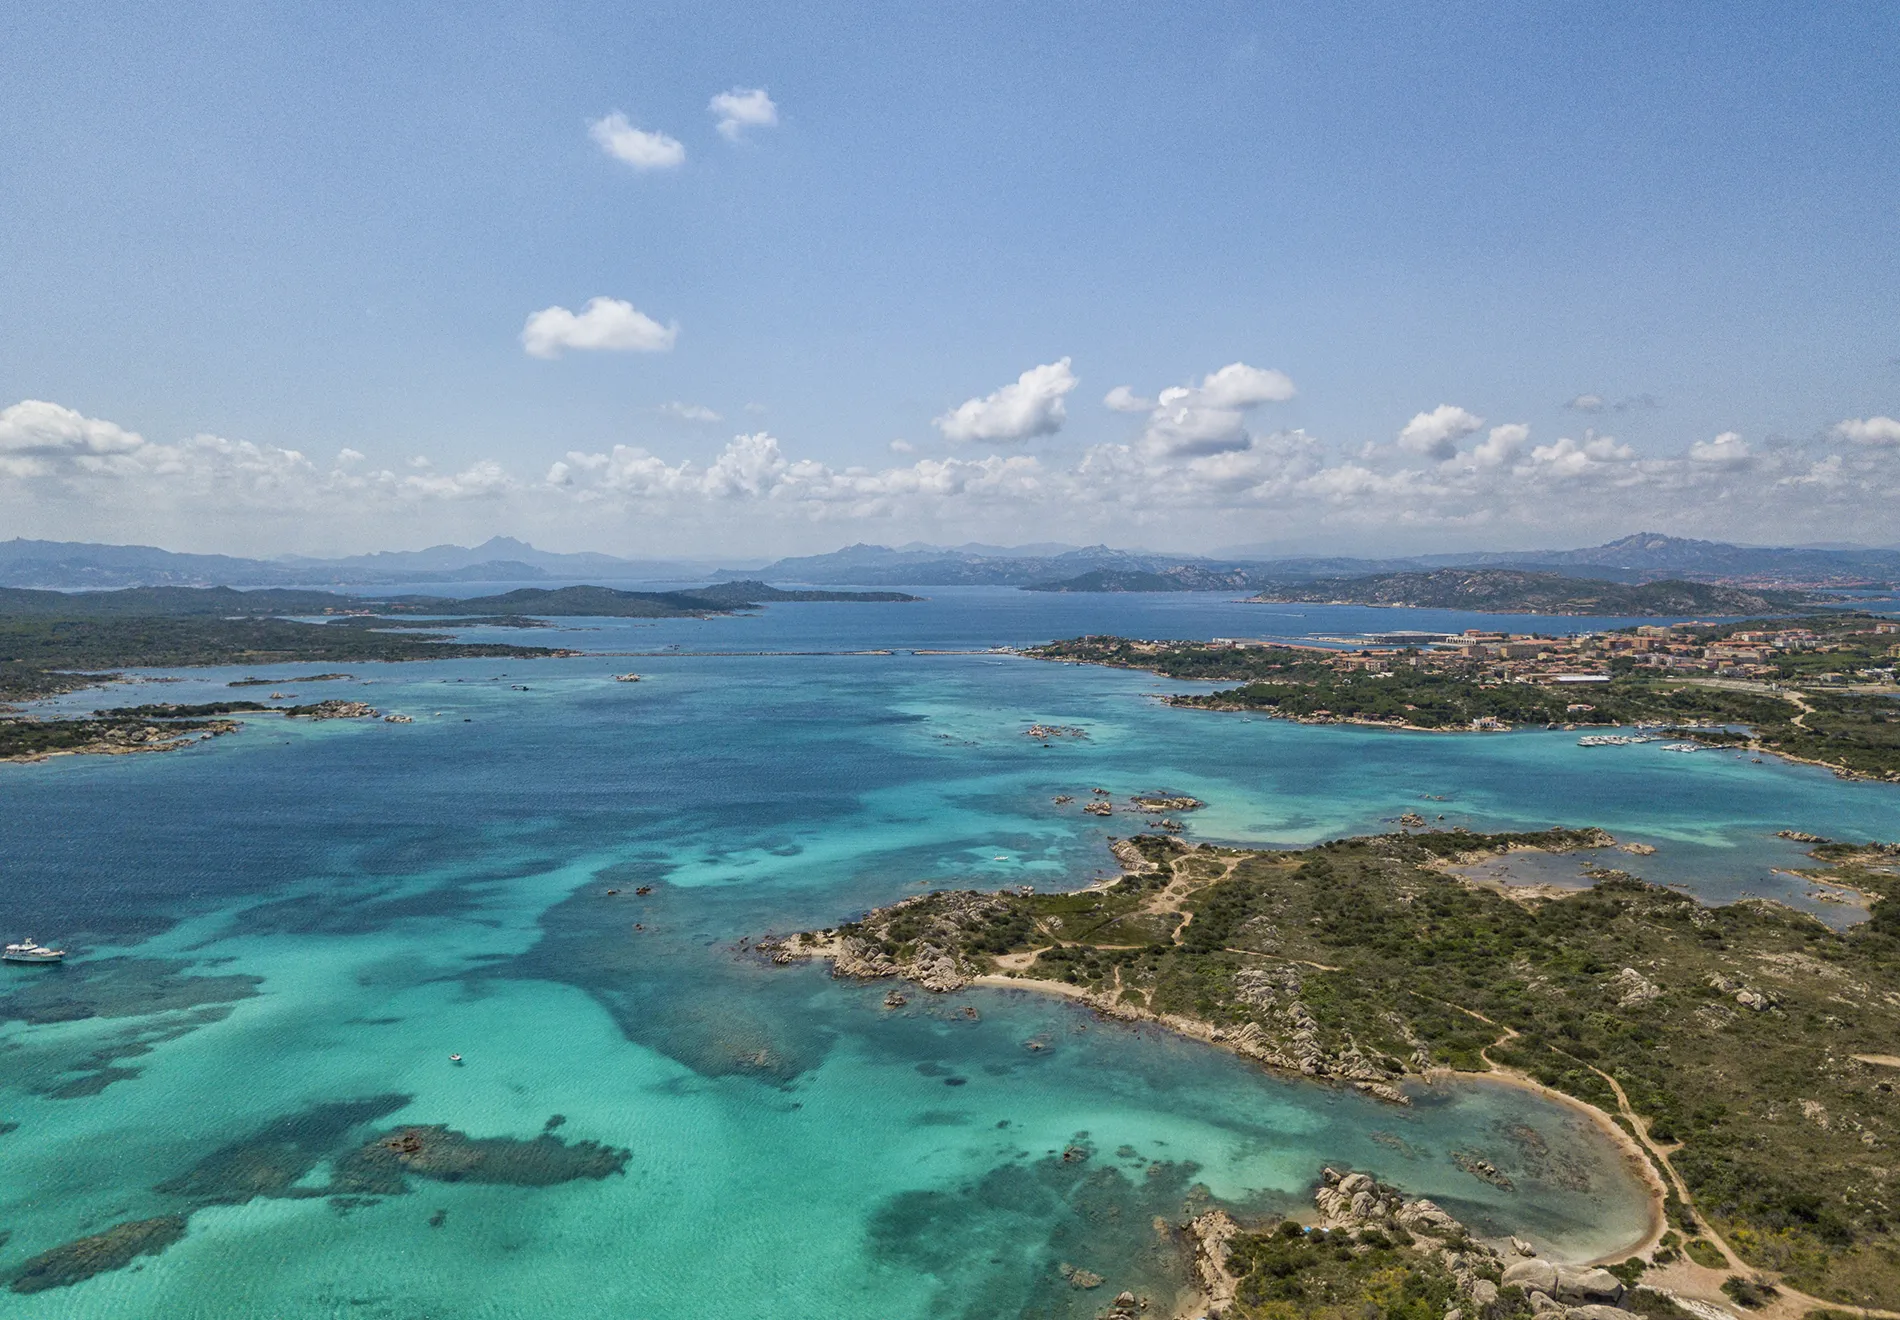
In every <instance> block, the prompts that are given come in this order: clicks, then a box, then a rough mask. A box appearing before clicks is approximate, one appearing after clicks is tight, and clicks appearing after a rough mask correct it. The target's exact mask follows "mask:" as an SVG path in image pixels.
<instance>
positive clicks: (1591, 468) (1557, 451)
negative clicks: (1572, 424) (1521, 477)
mask: <svg viewBox="0 0 1900 1320" xmlns="http://www.w3.org/2000/svg"><path fill="white" fill-rule="evenodd" d="M1635 457H1636V451H1635V450H1634V449H1631V448H1630V447H1629V446H1628V445H1626V444H1622V443H1620V442H1619V441H1618V440H1617V439H1616V437H1615V436H1609V435H1597V434H1596V433H1594V432H1591V431H1586V432H1584V438H1583V439H1582V440H1581V441H1577V440H1572V439H1571V438H1570V437H1569V436H1564V437H1562V438H1561V439H1559V440H1558V441H1557V443H1556V444H1554V445H1539V446H1537V448H1535V449H1533V450H1531V458H1532V460H1533V461H1535V462H1536V463H1538V464H1540V465H1541V466H1542V467H1543V469H1544V470H1545V471H1547V472H1548V473H1549V474H1550V475H1552V476H1554V477H1558V478H1562V479H1566V480H1570V479H1575V478H1579V477H1586V476H1593V475H1596V474H1598V473H1600V472H1601V471H1603V470H1604V469H1605V468H1610V467H1615V466H1617V465H1620V464H1625V463H1629V462H1631V461H1632V460H1634V459H1635Z"/></svg>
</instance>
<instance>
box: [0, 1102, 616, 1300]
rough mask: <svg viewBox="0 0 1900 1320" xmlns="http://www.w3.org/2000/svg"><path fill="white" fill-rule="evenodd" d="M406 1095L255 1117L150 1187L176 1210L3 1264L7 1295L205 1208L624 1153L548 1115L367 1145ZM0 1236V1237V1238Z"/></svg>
mask: <svg viewBox="0 0 1900 1320" xmlns="http://www.w3.org/2000/svg"><path fill="white" fill-rule="evenodd" d="M413 1099H414V1097H413V1096H408V1095H402V1094H398V1093H394V1092H392V1093H389V1094H386V1095H378V1096H370V1097H367V1098H365V1099H360V1100H341V1101H330V1102H326V1103H323V1104H317V1105H312V1106H311V1107H310V1108H308V1109H304V1110H301V1111H299V1112H297V1113H294V1114H287V1115H285V1116H284V1117H282V1118H279V1119H276V1120H274V1121H272V1122H270V1123H267V1124H265V1125H264V1126H263V1127H262V1128H259V1129H258V1130H257V1131H255V1132H253V1133H251V1134H250V1135H248V1136H246V1137H244V1138H242V1139H240V1140H238V1141H233V1142H231V1143H229V1144H227V1145H224V1146H220V1147H218V1148H217V1149H216V1150H213V1151H212V1152H211V1153H209V1154H208V1155H206V1156H204V1157H203V1158H202V1159H200V1160H198V1161H197V1162H196V1163H195V1164H193V1165H192V1166H191V1167H190V1168H189V1169H186V1170H185V1171H184V1172H183V1173H180V1174H179V1175H178V1176H176V1177H174V1178H168V1179H166V1180H165V1181H164V1182H161V1183H159V1184H158V1185H157V1186H156V1187H154V1188H153V1189H152V1190H153V1191H154V1192H157V1193H158V1194H159V1195H160V1196H164V1197H168V1198H172V1199H174V1200H175V1201H177V1202H179V1203H180V1204H179V1208H178V1210H177V1211H176V1212H174V1213H171V1214H165V1215H159V1216H157V1217H155V1218H151V1219H139V1220H132V1221H129V1222H127V1223H123V1224H119V1225H116V1226H115V1227H113V1228H109V1229H107V1230H106V1231H105V1232H103V1233H95V1234H92V1235H90V1236H88V1237H82V1238H78V1239H75V1240H74V1241H72V1242H67V1243H64V1244H62V1245H60V1246H57V1247H54V1248H52V1249H51V1250H48V1251H43V1252H41V1253H40V1254H39V1255H37V1256H34V1257H33V1258H32V1259H31V1260H28V1261H26V1262H25V1263H24V1264H23V1265H21V1266H20V1267H19V1268H18V1269H16V1270H15V1271H14V1272H13V1274H12V1276H11V1278H10V1279H9V1281H8V1286H9V1287H11V1288H12V1289H13V1291H15V1292H22V1293H30V1292H41V1291H44V1290H45V1289H48V1288H63V1287H67V1286H69V1285H71V1284H75V1283H80V1282H83V1281H84V1280H86V1279H89V1278H91V1277H93V1276H94V1275H95V1274H103V1273H105V1272H107V1271H109V1270H117V1269H123V1268H124V1267H125V1266H127V1265H130V1264H132V1263H133V1262H134V1261H135V1260H137V1259H138V1258H139V1257H140V1256H153V1255H157V1254H158V1253H159V1252H161V1251H163V1250H165V1248H167V1247H169V1246H171V1245H172V1244H173V1243H174V1242H177V1241H179V1240H180V1239H181V1238H183V1237H184V1236H185V1229H186V1226H187V1223H188V1221H189V1220H190V1217H191V1215H192V1214H193V1213H194V1212H195V1211H197V1210H200V1209H203V1208H204V1207H206V1206H214V1205H243V1204H244V1203H245V1202H247V1201H251V1200H254V1199H256V1198H258V1197H271V1198H296V1199H316V1198H328V1199H329V1201H330V1203H331V1205H332V1206H334V1207H335V1208H336V1209H338V1210H339V1211H342V1212H346V1213H347V1212H348V1211H349V1210H351V1209H354V1208H355V1207H357V1206H360V1205H364V1204H370V1203H372V1202H373V1199H374V1198H376V1197H382V1196H403V1195H406V1194H408V1193H409V1192H410V1191H411V1190H412V1189H411V1187H410V1184H409V1179H410V1178H411V1177H415V1178H428V1179H433V1180H435V1181H438V1182H475V1183H495V1184H505V1185H509V1186H515V1187H551V1186H553V1185H555V1184H557V1183H564V1182H572V1181H574V1180H576V1179H579V1178H605V1177H608V1176H609V1175H611V1174H616V1173H624V1172H625V1171H626V1167H627V1161H628V1160H629V1159H630V1158H632V1152H631V1151H628V1150H622V1149H618V1148H615V1147H611V1146H604V1145H602V1144H600V1143H599V1142H596V1141H576V1142H571V1143H570V1142H566V1141H562V1140H561V1139H560V1138H559V1137H557V1136H554V1135H553V1130H554V1129H555V1128H557V1127H559V1126H561V1124H562V1123H563V1122H565V1121H566V1120H565V1119H563V1118H562V1117H561V1116H560V1115H558V1114H557V1115H555V1116H554V1117H553V1118H551V1119H550V1120H549V1121H548V1124H547V1126H546V1127H544V1128H543V1129H542V1131H541V1132H540V1133H539V1134H538V1135H536V1136H534V1137H530V1138H526V1139H522V1138H516V1137H471V1136H469V1135H468V1134H466V1133H464V1132H457V1131H455V1130H454V1129H453V1128H449V1127H443V1126H439V1125H435V1126H430V1125H410V1126H406V1127H399V1128H396V1129H394V1130H393V1131H389V1132H384V1133H378V1134H374V1135H372V1136H370V1137H369V1138H368V1139H367V1140H365V1139H363V1138H362V1137H361V1136H359V1135H358V1134H359V1132H360V1131H361V1129H362V1128H364V1127H365V1126H367V1125H368V1124H370V1123H374V1122H375V1121H376V1120H378V1119H380V1118H386V1117H387V1116H389V1115H390V1114H393V1113H395V1112H396V1111H397V1110H399V1109H402V1108H404V1107H405V1106H407V1105H408V1104H409V1103H410V1102H411V1101H412V1100H413ZM326 1161H327V1162H330V1163H331V1166H332V1168H331V1176H330V1179H329V1181H328V1182H327V1183H312V1182H309V1181H307V1180H308V1179H309V1178H310V1177H311V1175H312V1174H314V1173H316V1172H317V1170H318V1169H319V1168H320V1167H321V1166H322V1165H323V1164H324V1163H325V1162H326ZM445 1220H446V1214H445V1212H443V1211H441V1210H437V1211H436V1212H435V1214H434V1216H433V1217H432V1218H431V1219H430V1221H429V1222H430V1225H431V1226H432V1227H440V1226H441V1224H442V1223H443V1222H445ZM4 1240H5V1239H4V1236H0V1244H4Z"/></svg>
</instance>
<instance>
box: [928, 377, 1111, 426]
mask: <svg viewBox="0 0 1900 1320" xmlns="http://www.w3.org/2000/svg"><path fill="white" fill-rule="evenodd" d="M1077 383H1078V382H1077V381H1076V378H1075V373H1074V372H1072V371H1070V370H1069V359H1068V358H1063V359H1062V360H1061V361H1059V362H1051V363H1048V364H1046V365H1044V366H1040V367H1031V368H1030V369H1029V370H1027V371H1025V372H1024V373H1023V374H1022V375H1020V376H1018V377H1017V378H1016V380H1015V383H1014V384H1010V385H1005V386H1003V388H1001V389H999V390H997V391H996V392H995V393H994V394H987V395H984V396H983V397H982V398H980V399H968V400H965V401H964V402H963V403H961V404H959V405H958V406H957V407H955V408H953V409H952V410H951V411H949V412H947V413H945V414H944V415H943V416H941V417H939V418H937V419H936V421H935V422H934V423H932V424H933V425H934V426H936V428H937V429H938V430H940V431H942V432H943V434H944V438H945V439H947V440H957V441H968V440H987V441H1001V442H1011V441H1017V440H1028V439H1030V438H1031V437H1033V436H1039V435H1054V434H1055V433H1056V432H1057V431H1060V430H1061V429H1062V424H1063V422H1065V421H1067V420H1068V413H1067V411H1066V410H1065V409H1064V407H1063V403H1062V400H1063V396H1064V395H1066V394H1068V392H1069V391H1070V390H1073V389H1074V388H1075V387H1076V385H1077Z"/></svg>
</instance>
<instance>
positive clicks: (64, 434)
mask: <svg viewBox="0 0 1900 1320" xmlns="http://www.w3.org/2000/svg"><path fill="white" fill-rule="evenodd" d="M144 447H145V437H143V436H141V435H139V434H138V433H137V432H136V431H128V430H125V429H124V428H123V427H120V426H118V425H116V424H114V423H112V422H107V421H101V420H100V419H98V418H96V417H87V416H85V415H83V414H81V413H78V412H75V411H74V410H73V409H71V408H62V407H61V406H60V405H58V404H57V403H46V402H44V401H42V400H39V399H26V400H23V401H22V402H20V403H16V404H14V405H13V406H12V407H10V408H8V409H7V410H6V411H4V412H0V474H4V475H6V476H11V477H38V476H50V475H52V474H53V473H54V472H56V471H58V470H60V469H61V468H62V467H73V468H77V469H80V470H94V471H108V470H110V469H111V468H112V466H113V465H114V464H115V463H116V462H117V461H118V460H120V459H121V458H123V457H125V456H129V455H132V454H136V453H137V452H138V451H139V450H141V449H143V448H144Z"/></svg>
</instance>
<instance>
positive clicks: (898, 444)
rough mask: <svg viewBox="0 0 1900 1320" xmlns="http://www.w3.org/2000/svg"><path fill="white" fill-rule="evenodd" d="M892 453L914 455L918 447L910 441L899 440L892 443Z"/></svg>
mask: <svg viewBox="0 0 1900 1320" xmlns="http://www.w3.org/2000/svg"><path fill="white" fill-rule="evenodd" d="M891 452H892V453H893V454H914V453H916V452H917V446H916V445H913V444H912V443H911V442H910V441H908V440H904V439H897V440H893V441H891Z"/></svg>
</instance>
